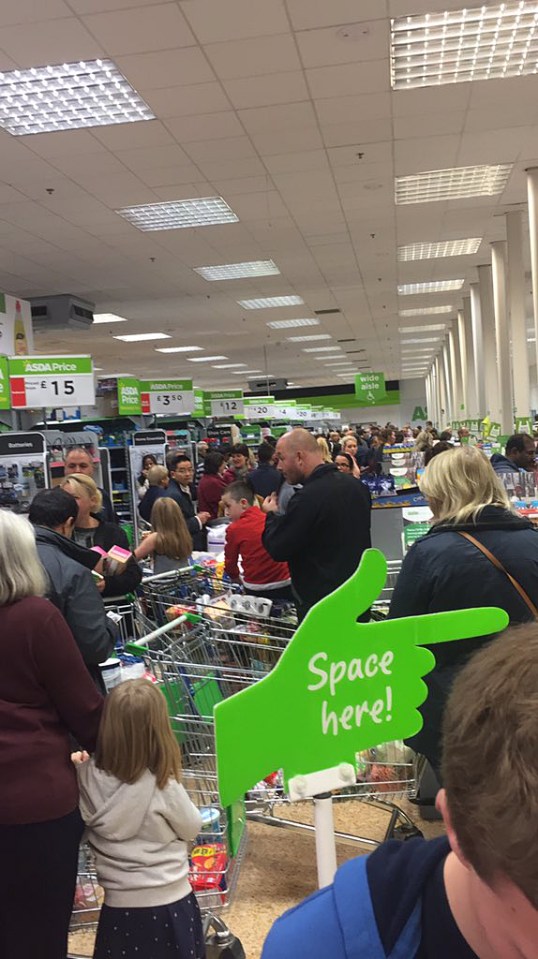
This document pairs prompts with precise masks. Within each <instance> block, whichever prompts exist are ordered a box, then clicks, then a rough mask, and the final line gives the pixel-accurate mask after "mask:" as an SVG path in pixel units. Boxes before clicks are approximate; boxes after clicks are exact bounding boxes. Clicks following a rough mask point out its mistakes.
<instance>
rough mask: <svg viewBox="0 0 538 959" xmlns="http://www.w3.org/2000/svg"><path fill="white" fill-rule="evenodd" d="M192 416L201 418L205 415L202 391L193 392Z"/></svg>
mask: <svg viewBox="0 0 538 959" xmlns="http://www.w3.org/2000/svg"><path fill="white" fill-rule="evenodd" d="M192 415H193V416H201V417H203V416H205V415H206V412H205V403H204V391H203V390H199V389H195V390H194V409H193V411H192Z"/></svg>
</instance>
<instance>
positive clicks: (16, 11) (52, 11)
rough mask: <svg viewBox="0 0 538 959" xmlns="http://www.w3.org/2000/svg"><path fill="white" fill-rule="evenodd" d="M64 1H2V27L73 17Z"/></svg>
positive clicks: (0, 15)
mask: <svg viewBox="0 0 538 959" xmlns="http://www.w3.org/2000/svg"><path fill="white" fill-rule="evenodd" d="M71 12H72V11H71V10H70V9H69V7H68V6H67V4H66V3H64V0H2V3H1V5H0V26H1V27H7V26H11V25H13V24H18V23H33V22H35V21H36V20H55V19H58V18H60V17H69V16H71Z"/></svg>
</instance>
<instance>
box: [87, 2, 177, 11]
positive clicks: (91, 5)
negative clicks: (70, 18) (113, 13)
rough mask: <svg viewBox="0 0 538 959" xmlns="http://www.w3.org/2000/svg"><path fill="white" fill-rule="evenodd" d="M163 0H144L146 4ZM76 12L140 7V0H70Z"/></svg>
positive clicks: (147, 5)
mask: <svg viewBox="0 0 538 959" xmlns="http://www.w3.org/2000/svg"><path fill="white" fill-rule="evenodd" d="M160 3H162V0H144V5H145V6H146V7H149V6H150V4H160ZM69 4H70V6H71V7H72V8H73V10H74V12H75V13H102V12H104V11H106V10H127V9H128V8H129V7H139V6H140V5H141V3H140V0H69Z"/></svg>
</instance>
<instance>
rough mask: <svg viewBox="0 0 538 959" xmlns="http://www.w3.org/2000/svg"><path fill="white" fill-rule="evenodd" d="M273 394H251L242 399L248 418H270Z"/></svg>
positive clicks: (273, 399) (273, 400)
mask: <svg viewBox="0 0 538 959" xmlns="http://www.w3.org/2000/svg"><path fill="white" fill-rule="evenodd" d="M274 403H275V398H274V396H253V397H247V398H246V399H245V400H244V407H245V417H246V418H247V419H248V420H270V419H271V418H272V416H273V407H274Z"/></svg>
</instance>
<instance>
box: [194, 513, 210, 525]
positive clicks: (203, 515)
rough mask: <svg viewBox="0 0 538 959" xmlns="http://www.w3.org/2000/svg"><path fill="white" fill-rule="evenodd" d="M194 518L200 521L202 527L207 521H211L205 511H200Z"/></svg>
mask: <svg viewBox="0 0 538 959" xmlns="http://www.w3.org/2000/svg"><path fill="white" fill-rule="evenodd" d="M196 516H197V518H198V519H199V520H200V522H201V524H202V526H205V524H206V523H207V522H208V520H210V519H211V513H206V512H205V511H202V512H201V513H197V514H196Z"/></svg>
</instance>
